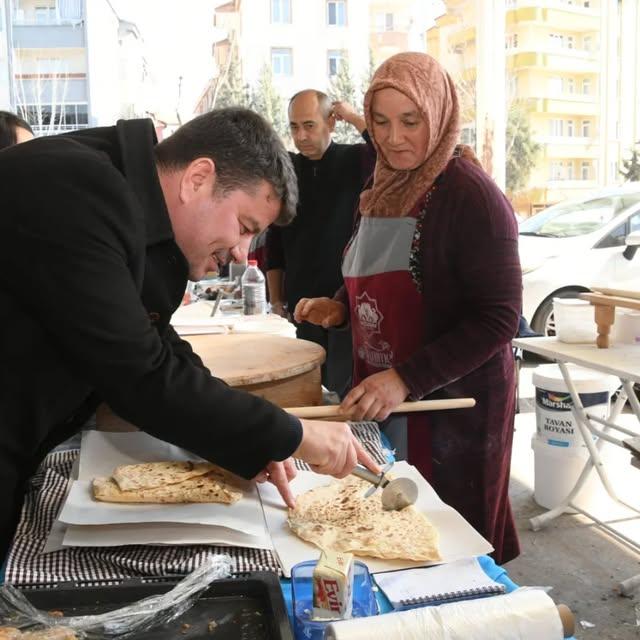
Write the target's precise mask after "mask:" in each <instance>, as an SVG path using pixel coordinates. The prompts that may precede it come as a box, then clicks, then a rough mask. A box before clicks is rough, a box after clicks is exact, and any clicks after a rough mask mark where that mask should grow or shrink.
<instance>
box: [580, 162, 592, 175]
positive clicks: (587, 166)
mask: <svg viewBox="0 0 640 640" xmlns="http://www.w3.org/2000/svg"><path fill="white" fill-rule="evenodd" d="M580 179H581V180H591V163H590V162H587V161H584V162H582V164H581V165H580Z"/></svg>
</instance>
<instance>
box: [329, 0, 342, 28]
mask: <svg viewBox="0 0 640 640" xmlns="http://www.w3.org/2000/svg"><path fill="white" fill-rule="evenodd" d="M327 24H329V25H332V26H335V27H344V26H346V24H347V2H346V0H327Z"/></svg>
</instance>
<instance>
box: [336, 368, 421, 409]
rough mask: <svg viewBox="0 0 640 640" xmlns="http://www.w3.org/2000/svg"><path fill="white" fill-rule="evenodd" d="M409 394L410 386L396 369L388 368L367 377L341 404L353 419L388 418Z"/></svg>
mask: <svg viewBox="0 0 640 640" xmlns="http://www.w3.org/2000/svg"><path fill="white" fill-rule="evenodd" d="M408 395H409V388H408V387H407V385H406V384H405V383H404V382H403V380H402V378H401V377H400V376H399V375H398V372H397V371H396V370H395V369H387V370H386V371H381V372H380V373H374V374H373V375H371V376H369V377H368V378H365V379H364V380H363V381H362V382H361V383H360V384H359V385H358V386H357V387H354V388H353V389H351V391H349V393H348V394H347V395H346V396H345V398H344V400H343V401H342V403H341V404H340V408H341V410H342V412H343V413H344V415H346V416H349V418H350V419H351V420H378V421H381V420H386V419H387V418H388V417H389V414H390V413H391V412H392V411H393V409H394V408H395V407H397V406H398V405H399V404H400V403H401V402H404V400H405V399H406V398H407V396H408Z"/></svg>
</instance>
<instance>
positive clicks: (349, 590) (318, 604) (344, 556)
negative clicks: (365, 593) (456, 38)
mask: <svg viewBox="0 0 640 640" xmlns="http://www.w3.org/2000/svg"><path fill="white" fill-rule="evenodd" d="M352 603H353V556H352V555H351V554H350V553H340V552H336V551H323V552H322V553H321V554H320V559H319V560H318V564H317V565H316V567H315V569H314V570H313V619H314V620H336V619H341V618H350V617H351V609H352Z"/></svg>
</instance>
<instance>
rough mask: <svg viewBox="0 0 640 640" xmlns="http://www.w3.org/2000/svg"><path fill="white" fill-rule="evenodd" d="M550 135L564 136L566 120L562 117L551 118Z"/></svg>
mask: <svg viewBox="0 0 640 640" xmlns="http://www.w3.org/2000/svg"><path fill="white" fill-rule="evenodd" d="M549 135H550V136H562V135H564V121H563V120H561V119H560V118H552V119H551V120H549Z"/></svg>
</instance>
